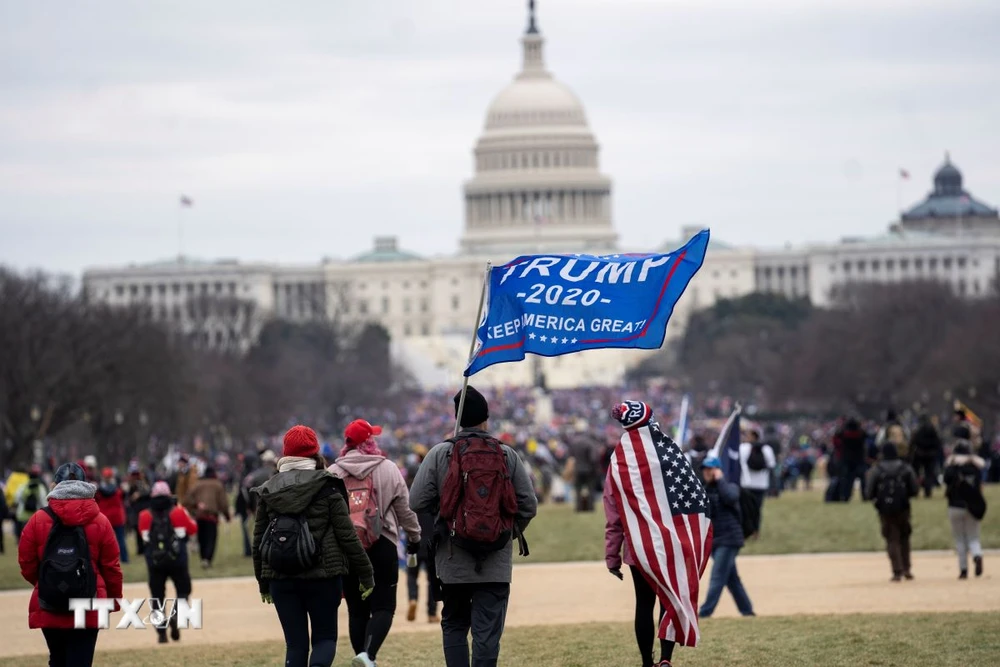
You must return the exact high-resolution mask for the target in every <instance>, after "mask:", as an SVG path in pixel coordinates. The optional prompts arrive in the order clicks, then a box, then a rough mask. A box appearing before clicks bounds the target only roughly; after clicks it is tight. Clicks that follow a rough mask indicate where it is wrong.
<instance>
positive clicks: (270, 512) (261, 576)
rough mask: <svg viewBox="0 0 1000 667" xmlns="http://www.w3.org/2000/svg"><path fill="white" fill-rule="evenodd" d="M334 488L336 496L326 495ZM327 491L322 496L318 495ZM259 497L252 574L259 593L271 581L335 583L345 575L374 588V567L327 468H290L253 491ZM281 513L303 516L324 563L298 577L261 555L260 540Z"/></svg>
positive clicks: (340, 488)
mask: <svg viewBox="0 0 1000 667" xmlns="http://www.w3.org/2000/svg"><path fill="white" fill-rule="evenodd" d="M330 484H333V489H334V491H333V493H326V489H325V488H324V487H326V486H327V485H330ZM321 491H323V492H324V494H323V497H322V498H317V495H318V494H320V492H321ZM253 492H254V493H256V494H257V495H258V505H257V517H256V519H255V520H254V528H253V570H254V576H256V578H257V583H258V587H259V589H260V592H261V593H268V592H269V591H270V583H269V582H270V581H271V580H272V579H332V578H333V577H339V576H342V575H345V574H352V575H355V576H357V577H358V578H359V579H360V580H361V581H362V582H365V583H366V584H367V585H368V586H374V585H375V579H374V577H373V575H372V565H371V562H370V561H369V560H368V556H367V554H365V550H364V549H363V548H362V546H361V540H359V539H358V534H357V533H356V532H355V531H354V524H352V523H351V515H350V512H348V510H347V501H346V500H345V496H346V491H345V490H344V485H343V482H341V481H340V480H339V479H337V478H336V477H334V476H333V475H331V474H330V473H329V472H327V471H326V470H287V471H285V472H279V473H278V474H277V475H275V476H274V477H272V478H271V479H269V480H267V481H266V482H265V483H264V484H262V485H261V486H260V487H258V488H257V489H254V491H253ZM279 514H287V515H299V514H302V515H305V518H306V522H307V523H308V525H309V532H310V533H311V534H312V536H313V539H314V540H315V541H316V543H317V545H318V546H319V552H320V561H319V563H318V564H317V565H316V567H314V568H313V569H311V570H309V571H307V572H303V573H302V574H297V575H294V576H289V575H284V574H281V573H278V572H275V571H274V570H272V569H271V567H270V565H269V564H268V563H267V562H265V561H264V560H263V558H262V557H261V540H262V539H263V537H264V531H265V530H267V526H268V524H269V523H270V522H271V519H273V518H274V517H276V516H277V515H279Z"/></svg>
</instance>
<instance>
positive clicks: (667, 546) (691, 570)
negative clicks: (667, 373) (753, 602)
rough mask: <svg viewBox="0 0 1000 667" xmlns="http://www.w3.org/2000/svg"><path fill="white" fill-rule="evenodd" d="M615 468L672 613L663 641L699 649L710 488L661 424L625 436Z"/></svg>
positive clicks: (640, 558) (628, 520) (647, 566)
mask: <svg viewBox="0 0 1000 667" xmlns="http://www.w3.org/2000/svg"><path fill="white" fill-rule="evenodd" d="M610 471H611V482H612V484H611V492H612V494H613V496H614V500H615V503H616V504H617V506H618V511H619V514H620V515H621V517H622V526H623V527H624V532H625V539H626V541H627V544H628V545H629V547H630V548H631V549H632V553H633V554H634V556H635V559H636V562H637V563H638V566H639V569H640V570H642V573H643V575H644V576H645V577H646V580H647V581H648V582H649V584H650V585H651V586H652V588H653V590H654V591H656V595H657V598H659V600H660V604H662V605H663V608H664V609H665V610H666V614H665V615H664V616H663V619H662V620H661V621H660V628H659V638H660V639H667V640H670V641H675V642H677V643H678V644H680V645H681V646H697V645H698V640H699V639H700V638H701V632H700V631H699V629H698V582H699V581H700V580H701V576H702V574H704V572H705V567H706V566H707V565H708V557H709V555H710V554H711V552H712V522H711V521H710V520H709V518H708V516H707V512H708V497H707V496H706V495H705V489H704V487H703V486H702V484H701V481H700V480H699V479H698V476H697V474H696V473H695V470H694V469H693V468H692V466H691V463H690V461H688V459H687V457H686V456H684V453H683V452H682V451H681V449H680V447H678V446H677V443H675V442H674V441H673V440H671V439H670V438H669V437H667V436H666V435H665V434H664V433H663V432H662V431H661V430H660V427H659V425H658V424H657V423H655V422H652V423H650V424H648V425H647V426H643V427H641V428H636V429H633V430H629V431H626V432H625V433H624V434H623V435H622V439H621V442H619V443H618V445H617V446H616V447H615V451H614V453H613V454H612V456H611V465H610Z"/></svg>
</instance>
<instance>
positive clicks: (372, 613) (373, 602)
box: [329, 419, 421, 667]
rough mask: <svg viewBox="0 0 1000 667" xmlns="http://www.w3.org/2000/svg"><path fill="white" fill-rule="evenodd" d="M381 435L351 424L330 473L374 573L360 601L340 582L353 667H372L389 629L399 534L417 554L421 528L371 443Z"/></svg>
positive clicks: (395, 471)
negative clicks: (371, 586) (370, 588)
mask: <svg viewBox="0 0 1000 667" xmlns="http://www.w3.org/2000/svg"><path fill="white" fill-rule="evenodd" d="M381 433H382V429H381V427H379V426H372V425H371V424H369V423H368V422H366V421H365V420H364V419H356V420H354V421H353V422H351V423H350V424H349V425H348V426H347V428H346V429H345V430H344V443H345V444H344V447H343V449H341V451H340V457H339V458H338V459H337V461H336V462H335V463H334V464H333V465H331V466H330V468H329V470H330V472H331V473H333V474H334V475H336V476H337V477H339V478H340V479H341V480H343V482H344V486H345V487H347V498H348V505H349V507H350V509H351V518H352V520H353V523H354V526H355V529H356V530H357V532H358V537H359V538H360V539H361V544H362V546H364V547H365V552H366V553H367V554H368V560H370V561H371V564H372V569H373V570H374V573H375V591H374V592H373V593H372V595H371V597H370V598H368V599H362V598H361V593H360V591H359V588H358V586H359V584H360V581H359V580H358V578H357V577H354V576H348V577H345V579H344V598H345V600H346V601H347V612H348V617H349V629H350V636H351V646H352V647H353V648H354V652H355V654H356V655H355V658H354V660H353V661H351V666H352V667H373V665H375V660H376V659H377V657H378V651H379V649H380V648H381V647H382V643H383V642H384V641H385V638H386V637H387V636H388V635H389V630H390V628H391V627H392V617H393V615H394V614H395V613H396V586H397V584H398V583H399V562H398V559H397V556H396V550H397V548H398V545H399V529H400V528H402V529H403V530H405V531H406V536H407V540H408V543H407V550H408V551H409V552H410V553H411V554H415V553H417V551H418V550H419V549H420V541H421V534H420V523H419V522H418V521H417V515H416V514H415V513H414V512H413V510H411V509H410V493H409V490H408V489H407V488H406V482H405V481H404V480H403V475H402V473H401V472H400V470H399V468H398V467H397V466H396V464H395V463H393V462H392V461H390V460H388V459H387V458H386V457H385V454H384V453H383V452H382V450H380V449H379V446H378V443H376V442H375V436H377V435H381Z"/></svg>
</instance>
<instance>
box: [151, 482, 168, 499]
mask: <svg viewBox="0 0 1000 667" xmlns="http://www.w3.org/2000/svg"><path fill="white" fill-rule="evenodd" d="M149 495H150V497H151V498H156V497H157V496H169V495H171V494H170V485H169V484H167V483H166V482H164V481H163V480H162V479H161V480H160V481H159V482H157V483H156V484H154V485H153V490H152V491H150V493H149Z"/></svg>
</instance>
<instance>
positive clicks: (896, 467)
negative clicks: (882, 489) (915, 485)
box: [878, 459, 906, 474]
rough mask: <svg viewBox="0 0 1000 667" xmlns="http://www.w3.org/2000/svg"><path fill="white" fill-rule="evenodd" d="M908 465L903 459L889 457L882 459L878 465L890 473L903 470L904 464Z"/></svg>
mask: <svg viewBox="0 0 1000 667" xmlns="http://www.w3.org/2000/svg"><path fill="white" fill-rule="evenodd" d="M904 465H906V464H905V463H904V462H903V460H902V459H889V460H882V461H879V462H878V467H879V469H880V470H883V471H885V472H887V473H889V474H894V473H897V472H899V471H900V470H902V468H903V466H904Z"/></svg>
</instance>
